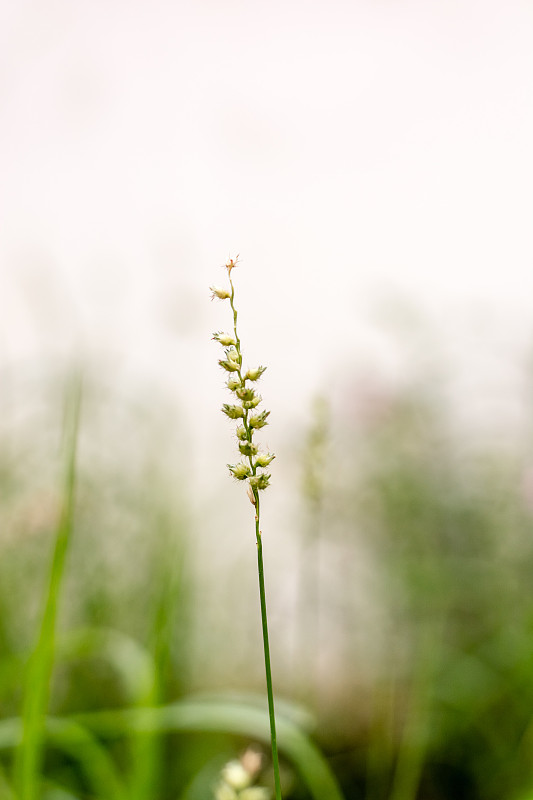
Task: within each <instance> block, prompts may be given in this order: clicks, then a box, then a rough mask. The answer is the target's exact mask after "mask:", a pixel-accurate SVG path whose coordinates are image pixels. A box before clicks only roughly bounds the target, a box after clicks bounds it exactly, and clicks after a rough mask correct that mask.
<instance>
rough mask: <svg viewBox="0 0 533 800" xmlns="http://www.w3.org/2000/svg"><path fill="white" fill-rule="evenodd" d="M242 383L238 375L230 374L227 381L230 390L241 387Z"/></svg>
mask: <svg viewBox="0 0 533 800" xmlns="http://www.w3.org/2000/svg"><path fill="white" fill-rule="evenodd" d="M240 385H241V382H240V380H239V377H238V376H237V375H230V376H229V378H228V380H227V382H226V386H227V387H228V389H229V390H230V392H234V391H235V390H236V389H238V388H239V386H240Z"/></svg>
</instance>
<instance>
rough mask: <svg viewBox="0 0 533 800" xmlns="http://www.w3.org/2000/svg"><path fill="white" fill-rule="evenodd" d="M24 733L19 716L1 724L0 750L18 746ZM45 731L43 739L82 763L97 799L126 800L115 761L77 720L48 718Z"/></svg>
mask: <svg viewBox="0 0 533 800" xmlns="http://www.w3.org/2000/svg"><path fill="white" fill-rule="evenodd" d="M21 731H22V720H21V719H20V718H18V717H17V718H15V719H6V720H2V721H0V751H1V750H9V749H11V748H14V747H16V746H17V742H18V741H19V739H20V735H21ZM42 731H43V740H46V741H47V742H48V743H49V744H50V745H52V746H53V747H55V748H56V749H57V750H60V751H62V752H63V753H66V754H67V755H68V756H70V757H71V758H73V759H75V760H76V761H78V762H79V764H80V765H81V767H82V770H83V772H84V774H85V777H86V778H87V780H88V782H89V784H90V786H91V788H92V794H93V796H94V797H98V798H101V800H125V798H126V797H127V793H126V790H125V787H124V785H123V783H122V781H121V780H120V778H119V775H118V773H117V770H116V767H115V765H114V763H113V761H112V759H111V758H110V757H109V755H108V753H107V750H106V748H105V747H103V746H102V745H101V744H100V743H99V742H98V740H97V739H96V738H95V737H94V736H93V735H92V734H91V733H90V732H89V731H88V730H87V729H86V728H84V727H83V726H82V725H79V724H78V723H77V722H75V721H74V720H70V719H67V720H65V719H59V718H52V717H47V718H45V720H44V721H43V726H42ZM17 800H18V796H17Z"/></svg>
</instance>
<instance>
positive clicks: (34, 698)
mask: <svg viewBox="0 0 533 800" xmlns="http://www.w3.org/2000/svg"><path fill="white" fill-rule="evenodd" d="M80 405H81V380H80V379H79V378H76V379H73V381H72V384H71V386H70V387H69V390H68V393H67V398H66V413H65V421H64V428H63V431H64V441H65V474H64V480H63V490H62V507H61V513H60V517H59V522H58V525H57V528H56V534H55V545H54V553H53V557H52V565H51V568H50V574H49V580H48V588H47V593H46V597H45V601H44V613H43V617H42V621H41V628H40V631H39V636H38V639H37V644H36V646H35V649H34V651H33V653H32V655H31V656H30V659H29V662H28V666H27V670H26V677H25V688H24V701H23V709H22V731H21V740H20V744H19V747H18V750H17V754H16V758H15V773H14V785H15V788H16V792H17V795H18V798H19V800H36V798H37V796H38V789H39V780H40V777H39V776H40V770H41V764H42V756H43V742H44V728H45V715H46V709H47V706H48V695H49V686H50V678H51V674H52V667H53V662H54V640H55V628H56V618H57V606H58V601H59V595H60V588H61V583H62V578H63V572H64V565H65V557H66V553H67V550H68V544H69V540H70V537H71V533H72V523H73V510H74V488H75V482H76V447H77V440H78V426H79V416H80Z"/></svg>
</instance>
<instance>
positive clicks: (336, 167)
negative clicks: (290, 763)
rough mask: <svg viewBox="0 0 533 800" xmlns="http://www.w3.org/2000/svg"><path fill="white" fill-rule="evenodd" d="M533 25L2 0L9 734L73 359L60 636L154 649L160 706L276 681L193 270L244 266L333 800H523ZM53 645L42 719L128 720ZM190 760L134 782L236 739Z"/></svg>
mask: <svg viewBox="0 0 533 800" xmlns="http://www.w3.org/2000/svg"><path fill="white" fill-rule="evenodd" d="M532 23H533V8H532V6H531V4H530V3H529V2H526V0H524V1H523V2H522V0H510V1H509V2H506V3H502V2H497V1H496V0H485V2H477V0H466V2H453V1H452V2H447V3H437V2H427V1H423V0H412V1H411V2H409V1H408V0H393V1H391V0H356V1H355V2H349V3H348V2H340V0H332V2H328V3H327V4H326V3H325V2H310V3H302V2H301V1H300V2H293V3H287V2H285V3H281V2H277V0H276V1H275V2H271V3H269V4H268V5H265V4H259V3H255V2H246V3H245V2H238V1H237V0H235V1H234V0H227V1H226V2H214V1H213V0H211V1H209V0H199V1H198V2H195V3H186V2H173V3H171V2H162V1H159V0H155V2H151V3H148V2H144V1H140V0H134V1H133V2H128V3H125V2H122V0H111V1H110V2H105V3H103V2H98V0H97V1H96V2H91V3H89V2H84V0H80V2H77V3H71V2H66V0H50V2H26V1H25V0H20V2H16V3H15V2H8V0H0V309H1V313H0V492H1V502H0V551H1V552H0V573H1V582H0V611H1V614H0V647H1V651H2V652H3V654H4V655H3V667H2V669H1V671H0V694H1V697H0V707H1V710H2V715H3V716H5V717H9V716H11V715H14V714H17V713H19V711H20V702H21V701H20V697H21V688H20V685H19V683H18V682H17V681H18V677H19V674H18V669H19V667H20V664H21V663H23V662H24V660H25V659H26V658H27V654H28V653H29V652H30V651H31V649H32V647H33V643H34V641H35V637H36V635H37V634H36V632H37V630H38V625H39V620H40V614H41V606H42V601H43V600H42V598H43V592H44V587H45V585H46V580H47V570H48V564H49V558H50V551H51V547H52V540H53V535H54V530H55V526H56V523H57V515H58V504H59V502H60V499H59V497H58V492H59V489H58V475H59V474H60V471H61V451H60V445H61V438H62V433H61V431H62V425H63V422H62V413H63V411H62V409H63V405H64V394H65V385H66V382H67V380H68V375H69V374H70V372H71V371H72V369H73V368H76V369H80V368H81V371H82V372H83V376H84V393H83V405H82V418H81V428H80V441H79V454H78V464H79V478H78V492H77V505H76V514H75V526H74V534H73V538H72V543H71V547H70V550H69V555H68V560H67V564H66V572H65V581H64V586H63V587H62V598H63V600H62V603H61V607H60V619H59V622H58V626H59V631H60V632H61V635H65V636H66V637H67V639H68V636H69V635H71V634H73V632H75V631H76V630H78V629H80V628H81V627H84V628H85V627H87V626H90V627H93V628H95V629H96V628H99V629H100V628H102V629H106V630H110V629H111V630H114V631H117V632H120V633H121V635H124V636H128V637H131V641H134V642H136V643H137V645H138V646H139V647H143V648H147V650H148V651H150V652H152V651H153V652H155V653H157V652H159V654H160V655H161V652H162V650H161V648H163V651H164V653H165V655H164V658H163V656H161V658H160V660H159V662H157V663H158V664H159V667H160V669H161V680H160V682H161V687H162V688H161V691H160V695H159V697H158V701H160V702H169V701H172V700H175V699H177V698H180V697H184V696H189V695H190V694H192V693H194V692H198V691H205V690H209V691H222V690H224V691H226V690H230V689H231V690H239V691H258V692H260V693H261V692H263V691H264V689H263V684H264V677H263V664H262V650H261V639H260V628H259V608H258V598H257V587H256V583H257V576H256V571H255V544H254V538H253V520H252V516H251V511H250V506H249V503H248V500H247V498H246V496H245V494H244V492H243V491H242V487H241V486H240V485H237V484H235V483H234V482H232V481H231V480H230V479H229V478H228V476H227V471H226V468H225V464H226V463H227V462H228V461H233V460H234V458H235V449H236V448H235V443H234V437H233V426H232V425H231V424H229V423H228V421H227V420H225V419H224V418H223V416H222V415H221V414H220V406H221V404H222V403H223V402H225V401H226V400H227V396H226V391H225V389H224V376H223V375H222V374H221V371H220V369H219V368H218V366H217V358H218V357H219V350H218V346H217V345H216V343H214V342H212V341H211V336H212V332H213V331H216V330H225V329H228V327H229V326H230V319H229V309H228V307H227V305H226V304H224V303H220V302H212V303H211V302H209V286H210V285H212V284H223V283H224V281H225V273H224V271H223V270H222V269H221V266H222V265H223V264H224V262H225V261H226V260H227V259H228V257H229V256H233V257H235V256H236V255H237V253H240V266H239V268H238V269H237V270H236V271H235V272H234V273H233V275H234V278H235V284H236V290H237V304H238V307H239V311H240V317H239V320H240V334H241V338H242V343H243V350H244V354H245V358H246V359H248V363H249V365H250V366H254V365H257V364H264V365H266V366H267V367H268V370H267V372H266V374H265V375H264V377H263V378H262V394H263V397H264V398H265V406H266V408H268V409H269V410H270V411H271V416H270V426H269V427H268V428H266V429H264V433H263V436H262V437H261V441H263V442H264V443H265V445H268V446H269V449H271V450H273V451H274V452H275V453H276V455H277V459H276V461H275V462H274V463H273V465H272V476H273V478H272V488H271V489H269V491H268V492H267V493H266V494H265V499H264V502H263V507H262V514H263V532H264V546H265V559H266V576H267V592H268V598H269V610H270V620H271V622H270V624H271V640H272V641H271V644H272V648H273V669H274V681H275V686H276V689H277V692H278V693H279V695H280V696H281V697H283V698H285V699H287V700H289V701H291V702H293V703H298V704H301V705H302V706H303V707H304V708H305V709H307V710H309V711H310V712H312V714H313V716H314V719H315V722H316V727H315V729H314V731H315V733H314V735H315V740H316V741H317V743H318V744H319V746H320V747H321V748H322V751H323V752H324V753H325V755H326V756H327V758H328V760H329V763H330V765H331V767H332V769H333V771H334V773H335V774H336V775H337V777H338V779H339V781H340V782H341V785H342V787H343V790H344V792H345V796H346V797H347V798H366V800H386V798H387V799H389V800H415V799H416V798H418V800H440V799H442V800H447V798H455V799H456V800H457V798H463V797H464V798H472V800H476V798H479V799H480V800H492V798H494V800H496V798H498V799H499V798H502V797H509V798H517V800H530V798H531V797H532V796H533V727H532V726H531V718H532V709H533V661H532V655H531V653H532V647H531V641H532V634H533V589H532V587H531V580H530V575H531V566H533V544H532V541H531V521H532V520H531V514H532V513H533V456H532V441H533V428H532V421H531V408H532V384H531V379H532V370H531V368H532V355H533V352H532V344H533V317H532V308H531V306H532V300H531V298H532V296H533V268H532V255H533V244H532V238H531V233H530V227H531V218H532V212H533V197H532V192H531V187H532V185H533V156H532V154H531V145H530V142H531V141H532V139H533V104H532V102H531V100H532V98H531V75H532V74H533V73H532V70H533V48H532V47H531V30H532V28H531V25H532ZM158 642H159V644H157V643H158ZM161 642H165V643H166V644H165V646H164V647H163V645H162V644H161ZM65 647H66V649H67V650H68V647H67V645H65ZM158 647H159V650H158ZM165 648H166V649H165ZM67 661H68V664H67V662H65V663H63V662H62V661H61V658H59V657H58V666H57V667H56V670H55V672H54V684H53V690H52V694H51V700H50V702H51V707H52V710H53V711H54V712H55V713H57V714H67V713H74V712H77V711H81V710H91V709H97V708H108V707H120V706H122V705H124V704H127V702H128V698H127V696H126V695H125V694H124V692H123V690H122V689H121V687H120V685H119V683H120V682H119V681H118V679H117V678H116V676H115V675H114V673H113V671H112V670H111V669H110V668H109V665H106V664H105V663H104V661H105V659H103V657H99V658H95V657H94V656H93V657H91V659H89V660H88V661H87V659H86V660H85V661H84V660H83V659H82V658H81V657H76V658H70V660H68V659H67ZM156 661H157V659H156ZM95 676H96V677H95ZM152 699H153V698H152ZM206 742H207V740H205V741H204V740H200V739H198V740H194V743H191V742H190V741H189V742H188V743H187V744H185V743H184V742H183V741H181V740H180V741H179V742H178V743H175V750H174V751H173V752H174V756H175V752H178V753H179V754H181V755H180V756H179V757H178V758H177V760H176V758H175V757H174V760H173V759H172V758H170V756H169V757H168V758H167V759H166V760H165V759H163V760H162V763H164V765H165V767H164V775H165V778H164V780H163V781H162V783H161V786H160V787H159V788H158V790H157V792H156V791H155V790H152V794H148V796H150V797H152V798H153V797H155V796H160V797H179V796H182V795H181V794H180V792H181V791H182V789H183V786H185V785H186V784H187V783H188V782H189V781H191V780H192V779H193V777H194V774H195V770H200V768H202V769H203V765H204V762H205V763H207V762H208V761H209V759H210V758H212V756H213V752H214V751H216V749H217V748H220V747H222V750H223V751H224V752H226V750H227V751H228V752H229V751H230V750H231V748H232V747H233V740H231V739H225V740H224V743H223V745H221V742H220V741H219V740H217V741H216V742H215V743H213V742H212V741H211V740H209V742H207V743H206ZM228 742H229V743H228ZM0 744H1V742H0ZM235 747H237V745H235ZM224 748H225V749H224ZM4 756H5V757H4ZM4 756H2V757H3V758H4V766H5V768H6V774H9V769H10V766H9V765H10V760H9V759H10V756H9V753H8V754H7V755H6V754H4ZM119 761H120V754H119ZM52 776H53V778H52ZM58 776H59V777H58ZM49 777H50V781H51V783H50V787H52V788H50V787H49V789H48V791H49V792H52V794H51V795H50V796H54V797H58V798H59V797H60V795H59V794H57V792H58V791H59V789H58V788H57V786H62V787H63V788H62V789H61V791H63V792H65V791H67V790H66V788H65V787H67V786H68V787H70V788H69V790H68V791H70V792H71V795H70V796H80V797H81V796H85V794H84V793H83V791H84V790H82V788H80V786H79V785H78V784H77V783H76V781H77V778H76V776H75V775H73V774H71V773H70V772H68V771H65V769H64V768H63V767H62V766H61V765H58V764H57V763H55V762H54V763H51V764H50V765H49ZM0 778H1V773H0ZM287 780H288V779H287ZM8 783H9V781H8V782H7V783H6V785H7V784H8ZM2 785H3V784H2V781H1V780H0V789H1V787H2ZM53 787H55V788H53ZM291 791H292V795H290V796H294V797H306V796H307V795H305V794H304V793H303V791H304V790H303V789H302V788H301V787H299V786H298V784H297V783H295V784H294V785H293V788H292V789H291ZM53 792H56V794H53ZM183 796H185V795H183ZM61 797H63V795H61ZM187 797H190V798H193V794H190V795H187Z"/></svg>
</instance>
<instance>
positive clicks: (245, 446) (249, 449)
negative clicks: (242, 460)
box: [239, 442, 257, 456]
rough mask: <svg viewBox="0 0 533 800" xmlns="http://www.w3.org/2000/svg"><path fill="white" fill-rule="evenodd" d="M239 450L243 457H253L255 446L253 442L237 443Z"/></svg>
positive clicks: (255, 450) (255, 451)
mask: <svg viewBox="0 0 533 800" xmlns="http://www.w3.org/2000/svg"><path fill="white" fill-rule="evenodd" d="M239 450H240V451H241V453H242V454H243V456H255V454H256V453H257V445H256V444H253V442H239Z"/></svg>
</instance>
